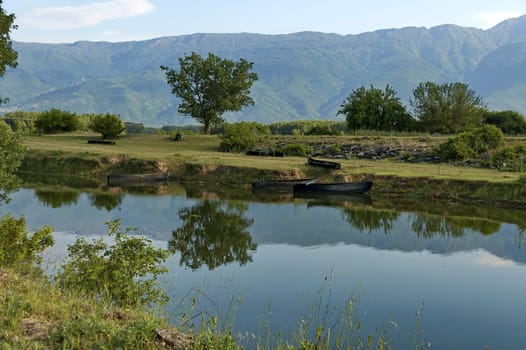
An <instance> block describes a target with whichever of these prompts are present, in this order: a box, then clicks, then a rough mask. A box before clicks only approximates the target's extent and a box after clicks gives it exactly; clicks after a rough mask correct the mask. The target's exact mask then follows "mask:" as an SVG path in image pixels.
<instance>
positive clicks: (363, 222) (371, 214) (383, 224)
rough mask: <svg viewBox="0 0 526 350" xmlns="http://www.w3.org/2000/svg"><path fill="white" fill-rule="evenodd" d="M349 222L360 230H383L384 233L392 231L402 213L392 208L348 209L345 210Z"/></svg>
mask: <svg viewBox="0 0 526 350" xmlns="http://www.w3.org/2000/svg"><path fill="white" fill-rule="evenodd" d="M344 214H345V217H346V219H347V222H348V223H350V224H351V225H352V226H353V227H355V228H357V229H358V230H359V231H360V232H365V231H369V232H372V231H375V230H382V231H383V232H384V233H386V234H387V233H389V232H391V231H392V229H393V227H394V225H395V222H396V220H398V218H399V217H400V213H399V212H397V211H391V210H373V209H368V208H362V209H346V210H345V211H344Z"/></svg>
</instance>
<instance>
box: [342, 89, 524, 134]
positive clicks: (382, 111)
mask: <svg viewBox="0 0 526 350" xmlns="http://www.w3.org/2000/svg"><path fill="white" fill-rule="evenodd" d="M410 105H411V108H412V113H410V112H409V111H408V110H407V108H406V107H405V106H404V105H403V104H402V103H401V102H400V99H399V98H398V97H397V96H396V92H395V90H394V89H393V88H392V87H391V86H389V85H387V86H386V88H385V89H384V90H381V89H378V88H375V87H374V86H372V85H371V87H370V88H369V89H367V88H365V87H364V86H361V87H359V88H358V89H355V90H353V91H352V92H351V94H350V95H349V97H347V99H346V100H345V101H344V103H343V104H342V105H341V106H340V110H339V111H338V114H341V115H344V116H345V117H346V120H347V124H348V126H349V129H351V130H361V129H369V130H385V131H422V132H430V133H440V134H456V133H458V132H461V131H465V130H471V129H473V128H477V127H480V126H482V125H483V124H491V125H495V126H497V127H499V128H501V129H502V130H503V132H505V133H506V134H521V133H526V120H525V119H524V117H523V116H522V115H521V114H519V113H517V112H514V111H502V112H491V111H488V110H487V109H486V106H485V104H484V102H483V100H482V98H481V97H480V96H478V95H477V94H476V93H475V92H474V91H473V90H471V89H470V88H469V86H468V85H467V84H464V83H444V84H437V83H433V82H425V83H420V84H419V85H418V86H417V87H416V88H415V89H414V90H413V97H412V99H411V100H410Z"/></svg>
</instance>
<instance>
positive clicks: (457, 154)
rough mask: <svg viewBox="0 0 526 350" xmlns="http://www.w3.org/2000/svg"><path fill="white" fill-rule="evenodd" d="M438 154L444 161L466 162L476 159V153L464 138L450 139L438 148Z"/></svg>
mask: <svg viewBox="0 0 526 350" xmlns="http://www.w3.org/2000/svg"><path fill="white" fill-rule="evenodd" d="M438 154H439V156H440V159H442V161H449V160H464V159H469V158H473V157H475V155H476V153H475V152H474V151H473V149H472V148H471V147H469V143H468V142H466V140H465V139H464V138H462V137H453V138H449V139H448V140H447V141H446V142H445V143H443V144H441V145H440V146H439V148H438Z"/></svg>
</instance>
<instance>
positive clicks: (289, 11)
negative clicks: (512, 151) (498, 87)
mask: <svg viewBox="0 0 526 350" xmlns="http://www.w3.org/2000/svg"><path fill="white" fill-rule="evenodd" d="M2 6H3V8H4V10H5V11H6V12H9V13H14V14H15V15H16V17H17V24H18V25H19V29H18V30H16V31H14V32H13V33H12V39H13V40H17V41H25V42H46V43H59V42H74V41H78V40H91V41H113V42H115V41H127V40H143V39H151V38H156V37H161V36H171V35H182V34H191V33H239V32H251V33H264V34H286V33H294V32H300V31H306V30H308V31H318V32H325V33H338V34H358V33H363V32H368V31H374V30H378V29H386V28H402V27H406V26H419V27H428V28H429V27H433V26H436V25H440V24H445V23H448V24H456V25H460V26H465V27H475V28H481V29H488V28H490V27H492V26H494V25H495V24H497V23H499V22H500V21H502V20H504V19H507V18H512V17H518V16H521V15H523V14H526V0H499V1H495V0H490V1H487V0H398V1H395V0H186V1H180V0H4V1H3V5H2Z"/></svg>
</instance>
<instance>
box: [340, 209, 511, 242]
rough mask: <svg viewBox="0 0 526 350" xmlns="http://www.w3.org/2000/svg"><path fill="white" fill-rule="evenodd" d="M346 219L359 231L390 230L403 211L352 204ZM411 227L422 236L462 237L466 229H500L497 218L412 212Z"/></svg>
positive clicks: (485, 232)
mask: <svg viewBox="0 0 526 350" xmlns="http://www.w3.org/2000/svg"><path fill="white" fill-rule="evenodd" d="M344 213H345V217H346V220H347V222H349V223H350V224H351V225H352V226H353V227H355V228H356V229H358V231H360V232H366V231H368V232H372V231H376V230H383V231H384V233H386V234H388V233H389V232H391V231H392V229H393V227H394V225H395V224H396V221H397V220H398V219H399V217H400V212H397V211H390V210H378V209H370V208H353V209H345V211H344ZM409 221H410V226H411V229H412V231H413V232H414V233H415V234H416V235H417V236H419V237H424V238H431V237H434V236H451V237H462V236H464V234H465V233H466V230H472V231H474V232H477V233H480V234H482V235H491V234H493V233H496V232H498V231H499V230H500V228H501V225H500V223H499V222H497V221H493V220H488V219H481V218H472V217H461V216H440V215H433V214H427V213H412V214H411V215H410V216H409Z"/></svg>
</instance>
